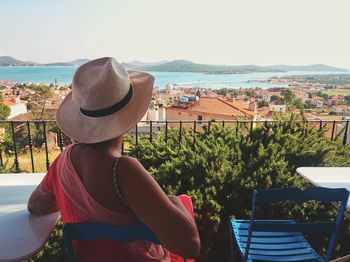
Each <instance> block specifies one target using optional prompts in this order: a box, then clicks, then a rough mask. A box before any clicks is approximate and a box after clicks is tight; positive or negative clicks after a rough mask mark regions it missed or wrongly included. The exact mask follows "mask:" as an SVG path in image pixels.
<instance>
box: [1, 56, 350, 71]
mask: <svg viewBox="0 0 350 262" xmlns="http://www.w3.org/2000/svg"><path fill="white" fill-rule="evenodd" d="M89 61H91V60H89V59H86V58H83V59H75V60H72V61H69V62H55V63H45V64H40V63H36V62H31V61H21V60H18V59H15V58H13V57H11V56H0V66H81V65H82V64H85V63H87V62H89ZM122 65H123V66H124V67H126V68H128V69H137V70H144V71H160V72H191V73H206V74H240V73H241V74H242V73H254V72H286V71H334V72H348V70H347V69H343V68H338V67H333V66H329V65H324V64H313V65H305V66H291V65H272V66H258V65H210V64H199V63H193V62H191V61H188V60H172V61H167V60H162V61H159V62H151V63H146V62H141V61H137V60H134V61H131V62H128V63H122Z"/></svg>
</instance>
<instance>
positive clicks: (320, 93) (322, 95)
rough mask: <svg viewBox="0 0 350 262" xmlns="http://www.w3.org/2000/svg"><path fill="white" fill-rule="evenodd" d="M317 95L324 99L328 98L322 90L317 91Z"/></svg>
mask: <svg viewBox="0 0 350 262" xmlns="http://www.w3.org/2000/svg"><path fill="white" fill-rule="evenodd" d="M317 95H318V96H319V97H322V98H323V99H324V100H328V98H329V95H328V94H326V93H323V92H322V91H318V92H317Z"/></svg>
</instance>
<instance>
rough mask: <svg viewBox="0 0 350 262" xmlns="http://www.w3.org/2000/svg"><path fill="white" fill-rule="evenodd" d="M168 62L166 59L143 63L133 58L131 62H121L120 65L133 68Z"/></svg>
mask: <svg viewBox="0 0 350 262" xmlns="http://www.w3.org/2000/svg"><path fill="white" fill-rule="evenodd" d="M168 62H169V61H167V60H163V61H159V62H153V63H144V62H140V61H137V60H134V61H132V62H127V63H122V65H123V66H124V67H126V68H135V67H144V66H158V65H162V64H165V63H168Z"/></svg>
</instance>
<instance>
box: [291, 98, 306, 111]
mask: <svg viewBox="0 0 350 262" xmlns="http://www.w3.org/2000/svg"><path fill="white" fill-rule="evenodd" d="M293 105H294V106H295V107H296V108H298V109H301V110H302V109H304V103H303V100H302V99H301V98H297V99H294V101H293Z"/></svg>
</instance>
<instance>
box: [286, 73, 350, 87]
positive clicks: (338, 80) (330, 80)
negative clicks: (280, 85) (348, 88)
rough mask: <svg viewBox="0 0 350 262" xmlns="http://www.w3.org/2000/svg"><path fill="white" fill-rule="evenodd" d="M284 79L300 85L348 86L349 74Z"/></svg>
mask: <svg viewBox="0 0 350 262" xmlns="http://www.w3.org/2000/svg"><path fill="white" fill-rule="evenodd" d="M285 78H286V79H290V80H291V81H297V82H301V83H314V84H317V83H318V84H325V85H347V84H350V75H349V74H330V75H295V76H287V77H285Z"/></svg>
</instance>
